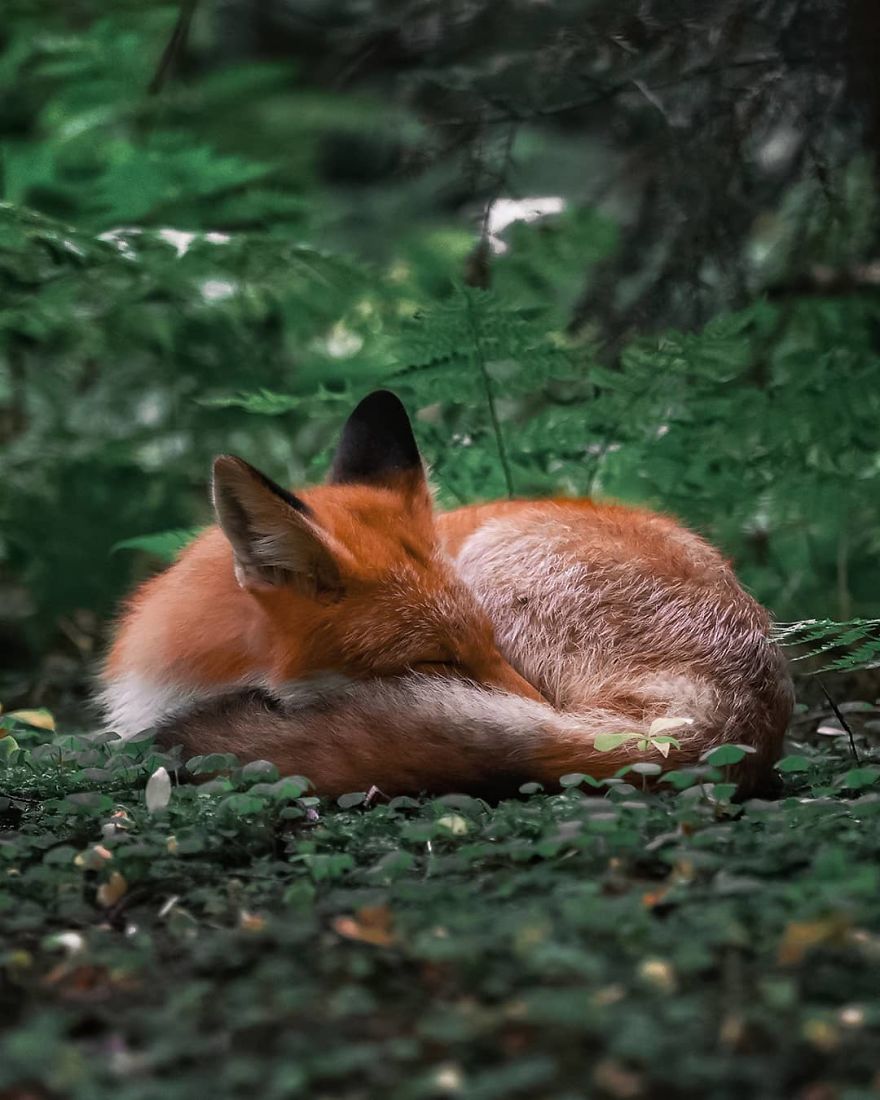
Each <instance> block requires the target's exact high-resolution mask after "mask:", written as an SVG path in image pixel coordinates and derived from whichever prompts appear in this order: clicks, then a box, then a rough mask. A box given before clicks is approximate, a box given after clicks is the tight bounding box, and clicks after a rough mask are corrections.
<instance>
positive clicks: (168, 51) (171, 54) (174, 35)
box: [147, 0, 199, 95]
mask: <svg viewBox="0 0 880 1100" xmlns="http://www.w3.org/2000/svg"><path fill="white" fill-rule="evenodd" d="M198 2H199V0H182V2H181V5H180V11H179V12H178V13H177V22H176V23H175V24H174V30H172V32H171V37H170V38H169V39H168V41H167V43H166V44H165V49H164V50H163V51H162V56H161V57H160V58H159V64H158V65H157V66H156V71H155V73H153V79H152V80H151V81H150V83H149V84H148V85H147V93H148V95H158V94H159V92H161V91H162V89H163V87H164V86H165V81H166V80H167V79H168V75H169V73H170V72H171V70H172V69H173V68H174V62H175V61H176V60H177V58H178V57H179V56H180V53H181V51H182V50H183V48H184V46H185V45H186V40H187V38H189V28H190V25H191V23H192V20H193V16H194V15H195V12H196V7H197V6H198Z"/></svg>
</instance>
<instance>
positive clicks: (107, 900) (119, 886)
mask: <svg viewBox="0 0 880 1100" xmlns="http://www.w3.org/2000/svg"><path fill="white" fill-rule="evenodd" d="M127 889H128V883H127V882H126V881H125V879H124V877H123V876H122V875H121V874H120V873H119V872H118V871H114V872H113V874H112V875H111V876H110V878H109V879H108V880H107V881H106V882H102V883H101V885H100V886H99V887H98V905H100V906H101V908H102V909H109V908H110V907H111V906H112V905H115V904H116V903H117V902H118V901H119V900H120V898H121V897H122V896H123V895H124V894H125V891H126V890H127Z"/></svg>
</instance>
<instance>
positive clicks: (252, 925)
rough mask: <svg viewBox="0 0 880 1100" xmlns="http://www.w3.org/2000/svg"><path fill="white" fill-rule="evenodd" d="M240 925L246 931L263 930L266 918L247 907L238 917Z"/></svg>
mask: <svg viewBox="0 0 880 1100" xmlns="http://www.w3.org/2000/svg"><path fill="white" fill-rule="evenodd" d="M238 927H239V928H241V929H242V931H244V932H262V931H263V929H264V928H265V927H266V918H265V917H261V916H260V914H259V913H249V912H248V911H247V909H242V911H241V913H240V914H239V918H238Z"/></svg>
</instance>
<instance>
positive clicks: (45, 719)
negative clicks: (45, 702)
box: [6, 709, 55, 732]
mask: <svg viewBox="0 0 880 1100" xmlns="http://www.w3.org/2000/svg"><path fill="white" fill-rule="evenodd" d="M6 717H7V718H17V719H18V720H19V722H24V723H25V725H27V726H33V727H34V729H38V730H49V731H50V732H54V730H55V719H54V718H53V717H52V715H51V714H50V713H49V711H48V710H42V709H40V710H12V711H10V712H9V713H8V714H7V715H6Z"/></svg>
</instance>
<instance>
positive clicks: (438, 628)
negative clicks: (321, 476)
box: [213, 390, 540, 699]
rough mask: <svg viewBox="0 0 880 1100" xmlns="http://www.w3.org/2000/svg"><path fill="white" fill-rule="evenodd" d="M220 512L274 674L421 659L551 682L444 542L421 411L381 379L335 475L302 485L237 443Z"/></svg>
mask: <svg viewBox="0 0 880 1100" xmlns="http://www.w3.org/2000/svg"><path fill="white" fill-rule="evenodd" d="M213 501H214V510H215V513H216V516H217V521H218V523H219V525H220V528H221V529H222V531H223V533H224V534H225V536H226V539H227V540H228V542H229V543H230V545H231V547H232V560H233V568H234V570H235V576H236V578H237V580H238V583H239V585H241V587H242V588H243V589H245V590H246V591H247V592H249V593H250V594H251V596H252V597H253V599H254V600H255V601H256V602H257V603H258V604H259V605H260V607H261V609H262V611H263V614H264V619H265V626H266V635H267V638H268V642H269V646H270V649H271V658H270V661H271V667H272V675H273V678H274V679H275V680H277V681H290V680H296V679H298V678H301V677H303V676H308V675H310V674H316V673H321V672H326V671H333V672H336V673H342V674H343V675H347V676H351V677H353V678H361V677H367V676H394V675H400V674H402V673H405V672H407V671H411V670H412V671H417V672H425V673H430V674H433V675H437V676H448V677H454V678H463V679H467V680H471V681H474V682H476V683H479V684H486V685H490V686H492V687H494V688H500V689H502V690H505V691H509V692H512V693H514V694H517V695H524V696H527V697H529V698H533V699H538V698H540V696H539V694H538V693H537V691H535V689H534V688H533V687H532V686H531V685H530V684H529V683H528V682H527V681H526V680H524V679H523V677H521V676H520V675H519V674H518V673H517V672H516V671H515V670H514V669H513V668H512V667H511V665H509V664H508V663H507V661H505V660H504V658H503V657H502V655H501V653H500V652H499V650H498V648H497V646H496V643H495V638H494V635H493V631H492V627H491V624H490V623H489V620H488V618H487V617H486V615H485V613H484V612H483V611H482V609H481V608H480V607H479V605H478V604H477V602H476V600H475V599H474V597H473V595H472V594H471V592H470V591H469V590H468V589H467V587H466V586H465V585H464V584H463V582H462V581H461V580H460V579H459V578H458V577H457V576H456V574H455V572H454V570H453V567H452V565H451V564H450V562H449V561H448V560H447V559H446V557H445V556H444V554H443V551H442V550H441V548H440V545H439V541H438V538H437V534H436V531H435V526H434V518H433V504H432V499H431V493H430V490H429V487H428V483H427V479H426V475H425V469H424V465H423V463H422V459H421V456H420V454H419V450H418V446H417V444H416V441H415V438H414V436H413V433H412V428H411V426H410V422H409V418H408V417H407V414H406V410H405V409H404V407H403V405H402V404H401V402H400V401H399V400H398V398H397V397H395V396H394V394H392V393H389V392H388V391H385V390H379V391H377V392H375V393H373V394H370V396H368V397H366V398H364V400H363V401H361V403H360V404H359V405H358V406H357V408H356V409H355V410H354V412H353V413H352V414H351V416H350V417H349V419H348V421H347V423H346V425H345V427H344V429H343V431H342V437H341V439H340V441H339V445H338V447H337V450H336V454H335V457H334V459H333V462H332V465H331V467H330V474H329V477H328V480H327V483H326V484H324V485H322V486H319V487H317V488H313V489H308V490H305V491H303V492H301V493H297V494H296V495H294V494H293V493H289V492H287V491H286V490H285V489H282V488H281V487H280V486H279V485H276V484H275V483H274V482H273V481H271V480H270V479H269V478H267V477H266V476H265V475H264V474H262V473H260V472H259V471H258V470H256V469H254V467H252V466H250V465H249V464H248V463H246V462H244V461H243V460H242V459H240V458H236V457H234V456H232V455H221V456H220V457H218V458H217V459H216V460H215V462H214V478H213Z"/></svg>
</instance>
